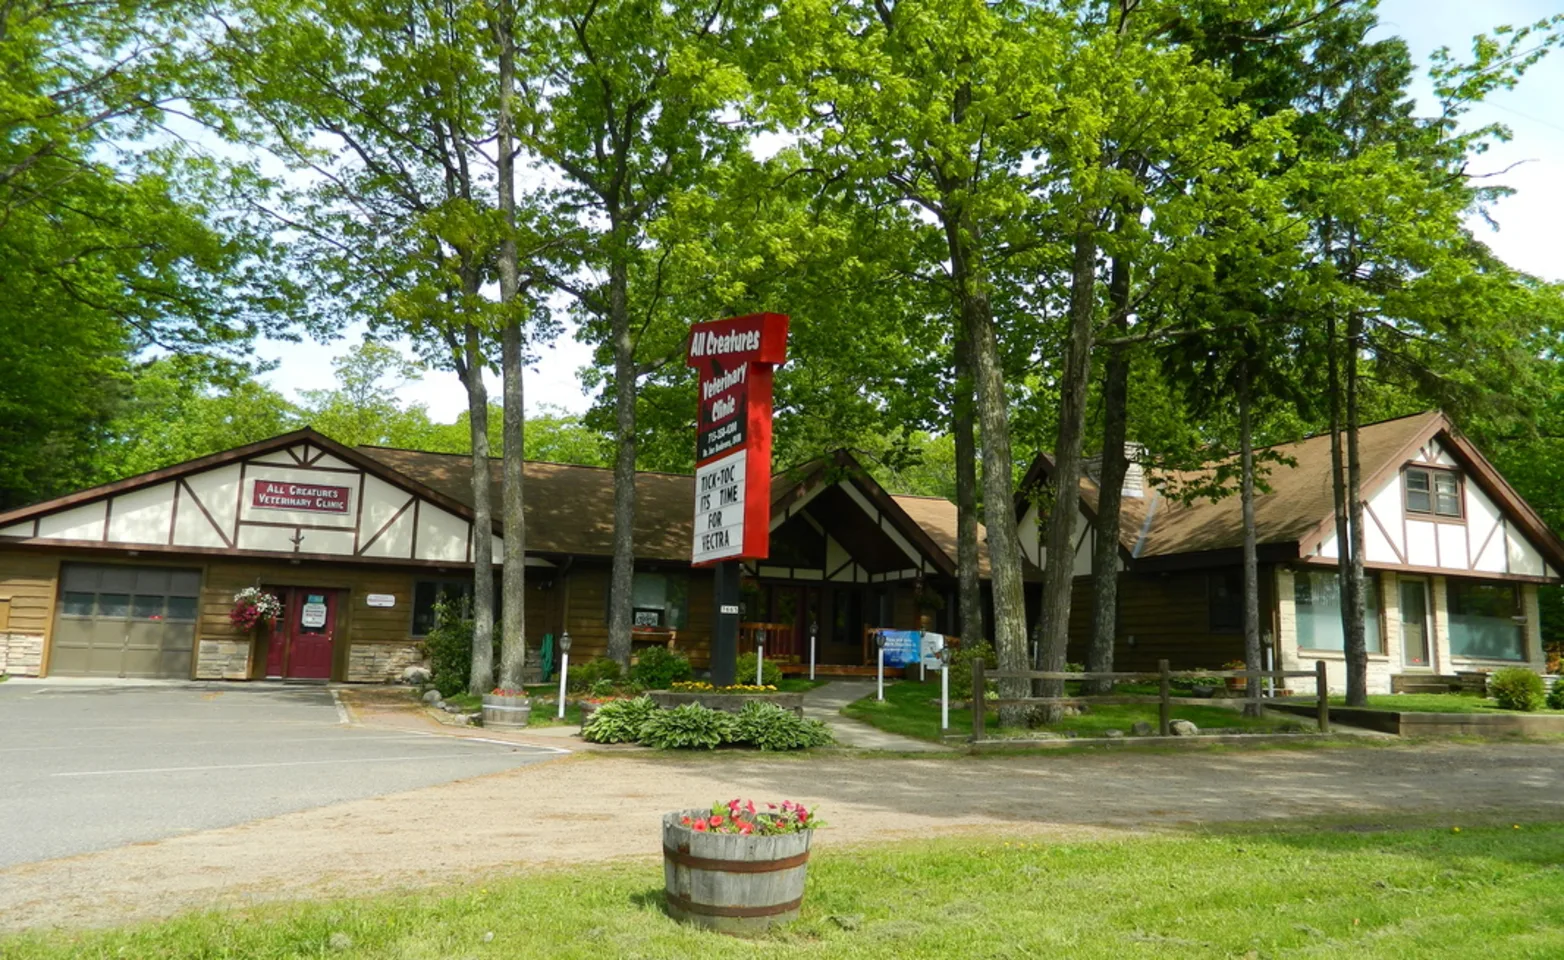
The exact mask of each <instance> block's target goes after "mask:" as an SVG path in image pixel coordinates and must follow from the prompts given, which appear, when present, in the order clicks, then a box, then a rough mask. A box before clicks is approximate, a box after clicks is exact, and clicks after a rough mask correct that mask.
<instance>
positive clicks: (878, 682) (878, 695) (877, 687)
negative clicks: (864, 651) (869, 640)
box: [874, 643, 885, 700]
mask: <svg viewBox="0 0 1564 960" xmlns="http://www.w3.org/2000/svg"><path fill="white" fill-rule="evenodd" d="M874 699H876V700H884V699H885V644H883V643H882V644H880V666H879V669H878V670H876V671H875V674H874Z"/></svg>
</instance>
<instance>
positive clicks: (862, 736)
mask: <svg viewBox="0 0 1564 960" xmlns="http://www.w3.org/2000/svg"><path fill="white" fill-rule="evenodd" d="M872 696H874V684H873V683H869V682H866V681H862V680H832V681H831V682H830V683H827V684H825V685H823V686H819V687H815V688H814V689H813V690H809V691H806V692H805V693H804V716H806V717H813V718H814V719H816V720H819V721H821V722H823V723H824V724H825V725H826V726H828V727H830V728H831V734H832V735H833V736H835V737H836V742H837V743H839V744H841V745H842V746H844V747H854V748H856V749H859V750H893V751H896V752H897V753H946V752H948V751H949V750H950V748H949V747H945V746H941V745H940V744H937V743H930V742H929V741H927V740H916V739H914V738H912V737H904V736H902V735H901V734H897V733H887V732H886V731H884V730H881V729H879V728H878V727H871V726H869V725H868V724H867V723H861V722H859V721H857V720H852V719H849V718H847V717H844V716H842V708H843V707H845V706H847V705H848V704H849V703H852V702H853V701H855V700H862V699H863V698H864V697H872Z"/></svg>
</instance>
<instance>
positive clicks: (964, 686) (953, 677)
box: [950, 641, 999, 700]
mask: <svg viewBox="0 0 1564 960" xmlns="http://www.w3.org/2000/svg"><path fill="white" fill-rule="evenodd" d="M980 657H981V658H982V660H983V666H984V667H985V668H987V669H989V670H997V669H999V658H998V657H997V656H996V655H995V653H994V648H993V646H992V645H991V644H989V643H988V642H987V641H984V642H982V643H974V644H972V645H971V646H967V645H966V644H962V645H961V649H959V650H957V651H956V652H955V653H954V654H952V655H951V658H950V695H951V697H952V698H953V699H957V700H966V699H968V698H969V697H971V696H972V662H973V661H974V660H977V659H978V658H980Z"/></svg>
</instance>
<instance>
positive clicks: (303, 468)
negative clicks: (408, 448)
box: [0, 429, 501, 565]
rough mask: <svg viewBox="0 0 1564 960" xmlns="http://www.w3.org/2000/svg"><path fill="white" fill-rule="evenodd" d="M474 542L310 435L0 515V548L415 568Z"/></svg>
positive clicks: (410, 491) (406, 491)
mask: <svg viewBox="0 0 1564 960" xmlns="http://www.w3.org/2000/svg"><path fill="white" fill-rule="evenodd" d="M472 535H473V534H472V522H471V513H470V511H469V510H467V508H466V507H465V506H463V505H462V504H460V503H457V502H453V501H451V500H450V499H449V498H447V497H444V496H443V495H441V494H439V493H437V492H435V491H433V490H429V489H425V488H423V487H422V485H421V484H419V483H417V482H416V481H414V480H411V479H410V478H408V477H405V476H403V475H401V474H399V473H397V472H396V471H394V470H392V469H390V468H389V467H387V466H386V465H385V464H382V463H380V462H378V461H375V460H373V459H371V458H368V457H365V456H363V455H361V454H359V453H357V452H356V451H354V450H351V449H349V448H347V447H343V446H342V445H340V444H337V443H335V442H334V441H332V440H330V439H328V438H326V437H324V436H322V435H320V434H318V433H316V432H314V431H312V430H309V429H305V430H300V431H295V432H294V433H290V434H285V435H283V436H280V437H275V438H272V439H270V440H265V441H261V442H259V443H254V444H250V445H248V446H245V447H240V448H237V449H235V450H230V451H226V452H224V453H221V454H216V455H213V456H210V457H203V458H200V459H198V460H193V461H190V462H188V463H183V464H178V465H175V466H172V467H167V468H165V469H163V470H158V471H154V472H152V473H148V474H143V475H141V476H137V477H131V478H129V479H126V480H122V481H119V482H117V483H111V484H106V485H103V486H100V487H95V488H92V489H89V490H84V491H81V492H80V493H76V494H72V495H70V496H68V497H62V498H59V499H57V500H52V501H46V502H44V503H39V504H34V505H32V506H30V507H24V508H22V509H20V510H15V511H11V512H9V513H7V514H4V515H0V543H12V544H26V545H35V546H64V547H75V548H88V549H102V550H116V551H129V550H134V551H138V552H139V551H147V552H170V553H204V552H210V553H221V554H229V555H253V556H271V557H275V556H278V555H287V556H292V557H295V558H300V559H303V558H314V559H334V560H362V561H378V562H384V561H392V562H396V561H402V562H406V563H408V564H413V565H420V564H433V565H438V564H460V563H466V562H470V560H471V555H472ZM490 535H491V536H492V535H493V534H492V533H491V534H490ZM495 556H496V558H498V557H499V556H501V550H500V547H499V538H498V537H497V536H496V537H495Z"/></svg>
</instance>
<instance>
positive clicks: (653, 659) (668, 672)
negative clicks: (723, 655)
mask: <svg viewBox="0 0 1564 960" xmlns="http://www.w3.org/2000/svg"><path fill="white" fill-rule="evenodd" d="M693 676H695V671H694V670H693V669H692V668H691V667H690V660H689V658H688V657H686V656H685V655H684V654H682V653H679V652H678V651H677V650H669V649H668V648H667V647H648V648H647V649H645V650H642V651H641V653H640V654H639V655H638V656H637V658H636V662H635V663H633V664H631V666H630V682H631V683H634V684H635V685H636V686H638V687H641V688H642V689H645V690H668V689H671V688H672V687H673V685H674V684H675V683H678V682H679V681H681V680H688V679H690V678H691V677H693Z"/></svg>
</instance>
